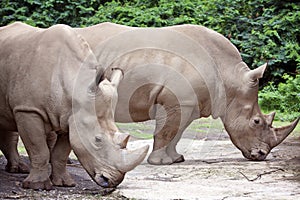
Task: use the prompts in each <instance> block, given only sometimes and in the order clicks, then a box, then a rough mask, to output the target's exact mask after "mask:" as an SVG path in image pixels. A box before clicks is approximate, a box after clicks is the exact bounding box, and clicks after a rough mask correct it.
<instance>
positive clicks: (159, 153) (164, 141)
mask: <svg viewBox="0 0 300 200" xmlns="http://www.w3.org/2000/svg"><path fill="white" fill-rule="evenodd" d="M192 111H193V110H192V109H191V108H190V107H186V108H185V107H180V106H179V105H175V106H158V108H157V112H156V127H155V134H154V144H153V151H152V153H151V154H150V156H149V158H148V163H150V164H154V165H164V164H172V163H176V162H183V161H184V157H183V155H181V154H178V153H177V151H176V145H177V142H178V141H179V139H180V137H181V135H182V132H183V131H184V129H185V128H186V127H187V126H188V125H189V124H190V122H191V121H190V118H191V114H192Z"/></svg>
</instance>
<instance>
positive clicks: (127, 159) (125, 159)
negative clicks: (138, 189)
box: [116, 145, 149, 173]
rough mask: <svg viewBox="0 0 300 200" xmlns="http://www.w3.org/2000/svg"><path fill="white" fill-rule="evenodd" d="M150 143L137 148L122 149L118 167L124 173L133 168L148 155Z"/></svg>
mask: <svg viewBox="0 0 300 200" xmlns="http://www.w3.org/2000/svg"><path fill="white" fill-rule="evenodd" d="M148 150H149V145H146V146H144V147H141V148H139V149H135V150H127V149H120V151H121V157H120V158H119V159H118V161H117V166H116V167H117V169H118V170H120V171H121V172H123V173H126V172H128V171H131V170H133V169H134V168H135V167H136V166H137V165H139V164H140V163H141V162H142V161H143V160H144V159H145V157H146V155H147V153H148Z"/></svg>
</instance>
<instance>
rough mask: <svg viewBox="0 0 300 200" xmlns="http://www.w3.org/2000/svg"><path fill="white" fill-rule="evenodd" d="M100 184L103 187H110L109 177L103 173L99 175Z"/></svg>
mask: <svg viewBox="0 0 300 200" xmlns="http://www.w3.org/2000/svg"><path fill="white" fill-rule="evenodd" d="M99 185H100V186H101V187H105V188H107V187H109V179H108V178H106V177H105V176H103V175H101V176H100V177H99Z"/></svg>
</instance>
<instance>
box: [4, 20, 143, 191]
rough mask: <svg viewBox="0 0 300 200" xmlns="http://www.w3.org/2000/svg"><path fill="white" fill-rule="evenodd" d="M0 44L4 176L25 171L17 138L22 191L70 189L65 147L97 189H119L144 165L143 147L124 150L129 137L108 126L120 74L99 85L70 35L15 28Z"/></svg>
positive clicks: (86, 52)
mask: <svg viewBox="0 0 300 200" xmlns="http://www.w3.org/2000/svg"><path fill="white" fill-rule="evenodd" d="M0 43H1V46H0V71H1V72H0V130H1V131H0V149H1V151H2V152H3V153H4V155H5V157H6V158H7V166H6V170H7V171H9V172H26V171H28V168H27V167H26V165H25V164H24V163H22V162H21V161H20V159H19V155H18V152H17V149H16V145H17V141H18V134H17V133H16V132H18V133H19V135H20V137H21V139H22V141H23V143H24V145H25V148H26V150H27V153H28V155H29V158H30V165H31V166H30V173H29V175H28V177H27V178H26V179H25V180H24V182H23V187H24V188H32V189H46V190H49V189H51V187H52V185H56V186H74V185H75V182H74V181H73V179H72V177H71V176H70V174H69V173H68V172H67V170H66V162H67V158H68V155H69V153H70V151H71V148H72V149H73V151H74V152H75V154H76V155H77V157H78V159H79V161H80V162H81V164H82V165H83V167H84V168H85V170H86V171H87V172H88V173H89V175H90V176H91V177H92V178H93V179H94V180H95V182H96V183H97V184H99V185H100V186H103V187H114V186H116V185H118V184H119V183H120V182H121V181H122V180H123V178H124V175H125V173H126V172H127V171H130V170H132V169H133V168H134V167H135V166H136V165H138V164H139V163H140V162H141V161H142V160H143V159H144V157H145V156H146V154H147V150H148V147H144V148H141V149H138V150H135V151H129V150H126V149H125V146H126V143H127V141H128V135H123V134H120V133H118V129H117V127H116V126H115V124H114V110H115V106H116V102H117V98H118V96H117V86H118V84H119V82H120V80H121V79H122V77H123V75H122V73H121V71H120V70H114V73H113V74H112V76H111V77H109V78H110V81H109V80H107V79H104V80H103V81H102V79H101V76H102V74H100V73H97V70H99V69H97V68H96V67H97V66H98V65H97V61H96V59H95V56H94V54H93V53H92V51H91V49H90V48H89V45H88V44H87V42H86V41H85V40H84V39H83V38H82V37H81V36H79V35H78V34H77V33H76V32H75V31H74V30H73V29H71V28H70V27H68V26H65V25H56V26H53V27H50V28H48V29H38V28H33V27H30V26H28V25H25V24H22V23H18V22H17V23H13V24H11V25H8V26H5V27H1V28H0ZM97 74H98V78H97V82H96V77H97ZM100 81H101V82H100ZM99 82H100V83H99ZM95 107H96V109H95ZM53 133H56V134H57V136H55V137H54V138H55V139H56V138H57V139H56V143H55V144H54V147H52V148H51V151H50V150H49V148H48V145H47V139H48V140H51V138H52V137H53ZM49 161H51V166H52V168H51V169H52V170H51V176H50V177H49V174H48V169H49V168H48V167H49ZM1 181H2V180H1Z"/></svg>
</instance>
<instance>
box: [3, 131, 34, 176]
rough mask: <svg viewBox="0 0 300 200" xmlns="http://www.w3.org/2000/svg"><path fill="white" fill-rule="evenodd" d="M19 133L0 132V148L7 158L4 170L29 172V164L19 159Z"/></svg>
mask: <svg viewBox="0 0 300 200" xmlns="http://www.w3.org/2000/svg"><path fill="white" fill-rule="evenodd" d="M18 140H19V134H18V133H17V132H6V131H3V132H1V133H0V149H1V151H2V152H3V154H4V156H5V158H6V159H7V165H6V166H5V171H7V172H9V173H29V166H28V165H27V164H26V163H25V162H24V161H23V160H22V159H21V157H20V155H19V153H18V150H17V146H18Z"/></svg>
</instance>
